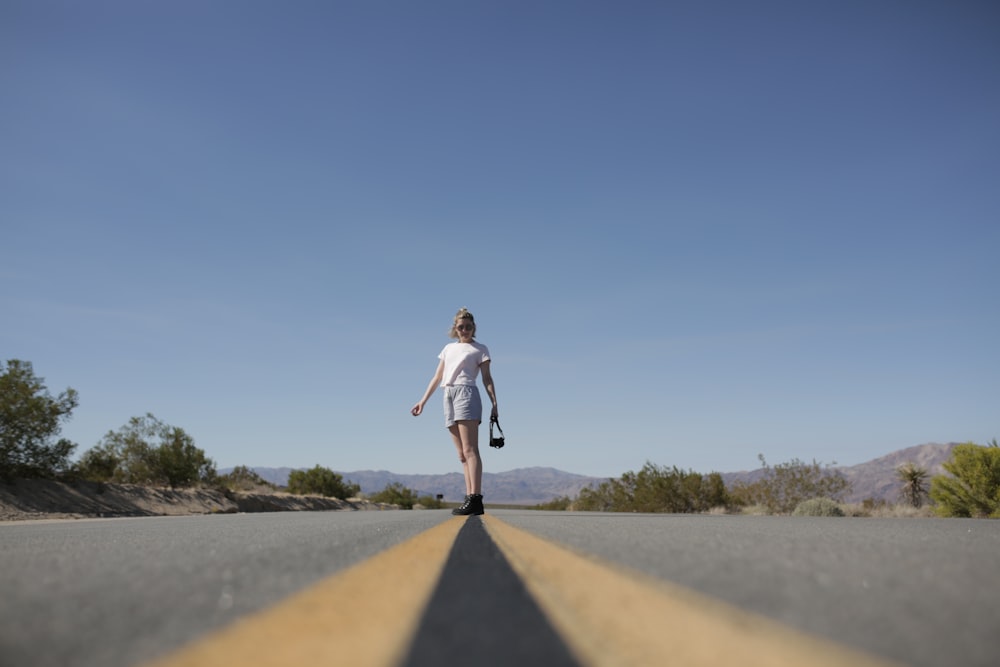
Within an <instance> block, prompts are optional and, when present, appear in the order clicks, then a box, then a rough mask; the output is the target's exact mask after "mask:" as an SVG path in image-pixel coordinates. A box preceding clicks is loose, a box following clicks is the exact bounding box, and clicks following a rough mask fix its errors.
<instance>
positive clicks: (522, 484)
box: [219, 443, 956, 505]
mask: <svg viewBox="0 0 1000 667" xmlns="http://www.w3.org/2000/svg"><path fill="white" fill-rule="evenodd" d="M955 444H956V443H949V444H944V445H942V444H926V445H917V446H915V447H907V448H906V449H900V450H898V451H895V452H892V453H890V454H886V455H885V456H882V457H879V458H877V459H873V460H871V461H868V462H867V463H860V464H858V465H854V466H841V467H831V470H838V471H840V472H841V473H843V475H844V476H845V477H846V478H847V480H848V481H849V482H851V486H852V490H851V493H850V494H848V495H847V496H845V498H844V499H845V501H847V502H851V503H857V502H861V501H862V500H865V499H867V498H874V499H876V500H886V501H888V502H896V501H897V500H898V494H899V488H900V484H899V480H898V479H897V477H896V469H897V468H899V466H901V465H903V464H904V463H910V462H912V463H914V464H915V465H917V466H919V467H921V468H924V469H926V470H927V471H928V472H929V473H930V476H931V477H932V476H934V475H938V474H941V473H943V472H944V469H943V468H942V464H943V463H944V462H945V461H947V460H948V459H949V457H950V456H951V450H952V449H953V448H954V447H955ZM772 465H773V464H772ZM231 470H232V468H225V469H221V470H219V472H220V473H222V474H225V473H227V472H229V471H231ZM253 470H254V472H256V473H257V474H258V475H260V476H261V477H262V478H263V479H265V480H267V481H268V482H271V483H272V484H277V485H278V486H285V485H287V484H288V475H289V473H291V472H292V470H294V468H253ZM337 472H338V473H339V474H340V475H342V476H343V478H344V479H345V480H348V481H351V482H354V483H355V484H357V485H359V486H360V487H361V491H362V492H363V493H366V494H373V493H378V492H379V491H381V490H382V489H384V488H385V487H386V486H388V485H389V484H392V483H396V482H398V483H399V484H402V485H403V486H404V487H406V488H408V489H413V490H414V491H416V492H417V493H418V494H419V495H430V496H436V495H438V494H441V495H443V496H444V499H445V500H446V501H449V502H454V501H458V500H461V499H462V497H463V496H464V495H465V481H464V479H463V477H462V474H461V473H458V472H451V473H446V474H442V475H404V474H399V473H393V472H389V471H387V470H356V471H354V472H341V471H337ZM624 472H625V471H624V470H623V471H622V473H624ZM698 472H702V471H698ZM763 474H764V470H763V469H758V470H749V471H743V472H732V473H722V478H723V479H724V480H725V482H726V484H727V485H730V484H732V483H733V482H736V481H743V482H752V481H754V480H757V479H760V478H761V477H762V476H763ZM605 479H606V478H603V477H587V476H585V475H576V474H573V473H569V472H564V471H562V470H556V469H555V468H518V469H516V470H509V471H507V472H500V473H489V472H487V473H483V488H484V489H485V490H486V492H487V493H488V498H489V502H493V503H509V504H517V505H537V504H539V503H544V502H548V501H550V500H553V499H555V498H560V497H562V496H568V497H570V498H573V497H575V496H577V495H578V494H579V493H580V490H581V489H583V488H585V487H587V486H591V485H597V484H600V483H601V482H603V481H605Z"/></svg>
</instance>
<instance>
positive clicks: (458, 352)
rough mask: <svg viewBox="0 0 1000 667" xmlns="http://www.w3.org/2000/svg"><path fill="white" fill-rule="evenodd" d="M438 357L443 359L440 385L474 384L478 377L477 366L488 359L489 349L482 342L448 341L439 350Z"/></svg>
mask: <svg viewBox="0 0 1000 667" xmlns="http://www.w3.org/2000/svg"><path fill="white" fill-rule="evenodd" d="M438 359H441V360H442V361H444V375H442V376H441V386H442V387H448V386H450V385H455V384H471V385H475V384H476V378H477V377H479V366H480V364H482V363H483V362H484V361H489V360H490V351H489V349H488V348H487V347H486V346H485V345H483V344H482V343H477V342H476V341H472V342H471V343H459V342H455V343H448V344H447V345H445V346H444V349H443V350H441V354H439V355H438Z"/></svg>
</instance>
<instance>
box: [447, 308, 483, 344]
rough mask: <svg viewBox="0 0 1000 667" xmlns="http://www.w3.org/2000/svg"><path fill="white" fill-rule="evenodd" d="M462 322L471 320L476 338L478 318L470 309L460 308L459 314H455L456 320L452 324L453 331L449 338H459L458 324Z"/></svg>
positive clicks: (449, 333)
mask: <svg viewBox="0 0 1000 667" xmlns="http://www.w3.org/2000/svg"><path fill="white" fill-rule="evenodd" d="M462 320H469V322H471V323H472V337H473V338H475V337H476V318H474V317H473V316H472V313H470V312H469V309H468V308H459V309H458V312H457V313H455V320H454V321H453V322H452V323H451V331H449V332H448V338H458V337H459V336H458V329H456V328H455V327H457V326H458V323H459V322H461V321H462Z"/></svg>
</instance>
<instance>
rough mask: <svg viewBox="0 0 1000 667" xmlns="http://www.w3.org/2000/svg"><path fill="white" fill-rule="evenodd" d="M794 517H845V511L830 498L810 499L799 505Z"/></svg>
mask: <svg viewBox="0 0 1000 667" xmlns="http://www.w3.org/2000/svg"><path fill="white" fill-rule="evenodd" d="M792 516H844V510H842V509H840V505H838V504H837V503H836V502H835V501H833V500H830V499H829V498H810V499H809V500H803V501H802V502H801V503H799V504H798V505H797V506H796V507H795V509H794V510H793V511H792Z"/></svg>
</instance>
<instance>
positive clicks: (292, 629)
mask: <svg viewBox="0 0 1000 667" xmlns="http://www.w3.org/2000/svg"><path fill="white" fill-rule="evenodd" d="M464 523H465V522H464V520H459V519H449V520H447V521H445V522H444V523H442V524H440V525H438V526H435V527H434V528H431V529H429V530H426V531H424V532H423V533H420V534H419V535H417V536H416V537H413V538H411V539H410V540H408V541H406V542H403V543H402V544H398V545H396V546H395V547H392V548H391V549H389V550H387V551H384V552H382V553H380V554H378V555H376V556H373V557H371V558H369V559H367V560H365V561H362V562H361V563H358V564H357V565H355V566H353V567H351V568H348V569H347V570H344V571H343V572H340V573H337V574H335V575H333V576H331V577H329V578H327V579H324V580H322V581H320V582H319V583H317V584H314V585H312V586H310V587H309V588H307V589H305V590H304V591H302V592H300V593H298V594H295V595H293V596H291V597H290V598H288V599H286V600H284V601H282V602H280V603H278V604H277V605H276V606H274V607H270V608H269V609H266V610H264V611H262V612H260V613H258V614H255V615H252V616H249V617H247V618H245V619H243V620H240V621H237V622H236V623H234V624H233V625H231V626H228V627H227V628H223V629H222V630H220V631H219V632H217V633H215V634H212V635H209V636H208V637H206V638H204V639H202V640H199V641H196V642H195V643H193V644H191V645H189V646H188V647H186V648H182V649H180V650H179V651H178V652H176V653H174V654H172V655H169V656H167V657H166V658H163V659H161V660H157V661H154V662H152V663H148V665H147V667H202V666H204V667H219V665H255V666H269V665H274V666H275V667H279V666H280V667H287V666H288V665H316V664H330V665H351V666H352V667H387V666H389V665H396V664H398V663H399V661H400V660H401V659H402V657H403V654H404V652H405V651H406V650H407V648H408V647H409V645H410V642H411V641H412V639H413V636H414V634H415V632H416V630H417V624H418V623H419V622H420V619H421V616H422V614H423V609H424V607H425V606H426V605H427V601H428V599H429V598H430V596H431V593H433V590H434V587H435V585H436V584H437V581H438V578H439V577H440V574H441V570H442V568H443V567H444V564H445V562H446V561H447V559H448V553H449V552H450V550H451V547H452V545H453V543H454V542H455V537H456V536H457V535H458V531H459V530H460V529H461V528H462V526H463V524H464Z"/></svg>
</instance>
